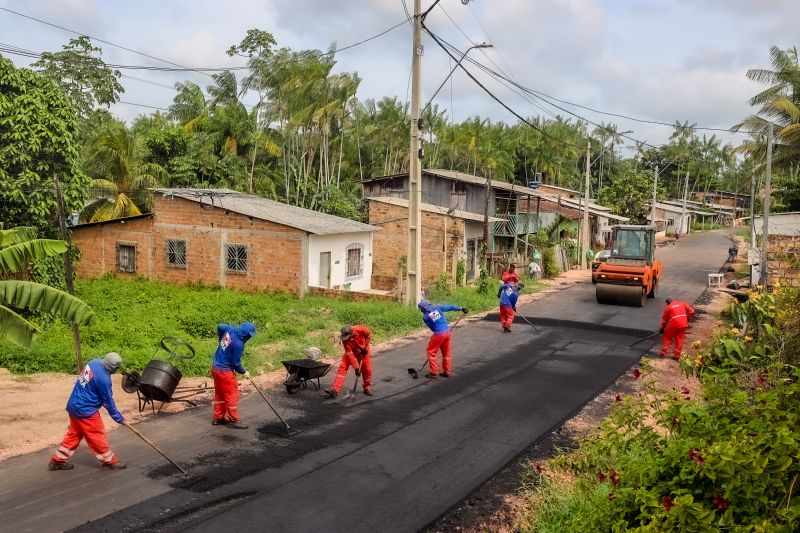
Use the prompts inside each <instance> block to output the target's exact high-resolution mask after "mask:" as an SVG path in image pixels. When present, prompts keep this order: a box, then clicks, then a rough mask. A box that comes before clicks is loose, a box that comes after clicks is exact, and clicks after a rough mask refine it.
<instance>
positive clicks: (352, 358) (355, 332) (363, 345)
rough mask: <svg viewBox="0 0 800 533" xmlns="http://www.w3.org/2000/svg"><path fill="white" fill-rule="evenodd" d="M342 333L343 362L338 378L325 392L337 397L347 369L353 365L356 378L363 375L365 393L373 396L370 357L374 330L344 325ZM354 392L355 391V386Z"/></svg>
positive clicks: (337, 373)
mask: <svg viewBox="0 0 800 533" xmlns="http://www.w3.org/2000/svg"><path fill="white" fill-rule="evenodd" d="M340 333H341V340H342V346H344V354H343V355H342V362H341V363H339V370H338V371H337V372H336V379H334V380H333V385H331V387H330V388H329V389H325V393H326V394H327V395H328V396H330V397H331V398H336V396H338V395H339V391H340V390H341V389H342V385H343V384H344V380H345V378H346V377H347V371H348V370H349V369H350V367H351V366H352V367H353V369H354V371H355V373H356V380H358V376H362V377H363V380H362V383H363V387H364V394H366V395H367V396H372V360H371V358H370V355H371V354H372V347H371V346H370V342H371V341H372V332H371V331H370V330H369V328H368V327H367V326H344V327H343V328H342V329H341V331H340ZM353 392H355V388H354V389H353Z"/></svg>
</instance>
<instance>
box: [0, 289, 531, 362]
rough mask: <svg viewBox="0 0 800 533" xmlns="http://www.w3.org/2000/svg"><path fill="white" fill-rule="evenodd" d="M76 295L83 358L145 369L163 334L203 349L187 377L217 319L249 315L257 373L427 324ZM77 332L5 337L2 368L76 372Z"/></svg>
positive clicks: (256, 300) (359, 309) (388, 315)
mask: <svg viewBox="0 0 800 533" xmlns="http://www.w3.org/2000/svg"><path fill="white" fill-rule="evenodd" d="M529 287H530V286H529ZM531 290H535V288H534V287H530V289H527V288H526V291H527V292H530V291H531ZM77 292H78V296H80V298H81V299H82V300H83V301H85V302H86V303H88V304H89V305H90V306H92V308H93V309H94V311H95V321H94V322H93V323H92V325H90V326H88V327H84V328H81V337H82V341H83V352H84V358H92V357H99V356H102V355H103V354H105V353H106V352H109V351H116V352H119V353H120V354H121V355H122V357H123V360H124V362H123V368H126V369H129V368H135V369H139V370H141V369H142V368H144V366H145V365H146V364H147V362H148V361H149V360H150V359H151V357H153V356H154V355H155V356H156V357H157V358H161V359H163V358H164V357H165V355H166V354H165V353H164V352H163V351H160V350H158V351H157V347H158V342H159V340H160V339H161V337H162V336H165V335H174V336H177V337H179V338H181V339H183V340H185V341H187V342H189V343H190V344H191V345H192V346H194V348H195V350H196V351H197V356H196V357H195V358H194V359H193V360H188V361H177V362H176V363H175V364H176V366H177V367H178V368H180V369H181V371H183V372H184V374H186V375H206V374H207V373H208V370H209V367H210V365H211V358H212V356H213V353H214V349H215V347H216V342H217V340H216V325H217V323H219V322H225V323H234V324H238V323H240V322H243V321H246V320H250V321H253V322H254V323H255V324H256V327H257V328H258V334H257V336H256V337H255V339H253V340H251V341H250V342H248V343H247V348H246V352H245V359H244V364H245V367H247V368H249V369H250V370H251V371H256V370H264V371H268V370H271V369H275V368H278V367H281V364H280V361H281V360H285V359H297V358H301V357H303V354H302V353H301V351H302V349H303V348H306V347H308V346H319V347H320V348H321V349H322V351H323V353H324V354H325V355H326V356H328V357H339V355H340V352H339V350H340V348H341V347H337V346H335V345H334V344H333V342H334V337H333V335H332V334H333V333H334V332H338V331H339V328H341V327H342V325H343V324H354V323H361V324H366V325H367V326H368V327H370V328H371V329H372V331H373V333H374V337H375V340H377V341H382V340H385V339H388V338H391V337H397V336H401V335H404V334H407V333H409V332H411V331H414V330H417V329H419V328H421V327H424V326H423V324H422V320H421V318H420V314H419V311H417V310H416V308H415V307H413V306H405V305H400V304H398V303H395V302H389V301H363V302H355V301H348V300H346V299H332V298H321V297H307V298H302V299H298V298H296V297H294V296H292V295H288V294H283V293H257V294H249V293H243V292H239V291H234V290H226V289H221V288H218V287H210V286H203V285H196V286H191V287H184V286H175V285H169V284H166V283H161V282H156V281H148V280H144V279H135V280H121V279H115V278H114V277H112V276H105V277H102V278H98V279H94V280H88V281H81V282H79V283H78V284H77ZM435 296H436V298H434V301H435V302H437V303H438V302H446V303H454V304H456V305H461V306H464V307H467V308H469V309H470V312H473V311H481V310H485V309H489V308H492V307H494V306H495V305H497V298H496V297H495V295H494V294H488V295H484V294H480V293H478V292H477V291H476V290H475V289H474V288H470V287H459V288H456V289H452V290H448V291H446V292H445V293H442V294H437V295H435ZM432 298H433V296H432ZM439 298H441V300H440V299H439ZM457 314H458V313H454V314H453V315H454V316H453V318H454V317H455V316H456V315H457ZM71 335H72V334H71V328H70V326H69V325H68V324H64V323H61V322H56V323H55V324H54V325H52V326H51V327H50V328H48V329H46V330H45V331H44V332H43V333H42V334H41V335H40V336H39V337H38V338H37V342H36V344H34V346H33V348H32V349H31V350H30V351H28V350H23V349H20V348H18V347H16V346H14V345H12V344H10V343H8V342H5V341H0V367H5V368H8V369H9V370H11V371H12V372H16V373H32V372H71V371H73V370H74V366H75V356H74V349H73V347H72V336H71Z"/></svg>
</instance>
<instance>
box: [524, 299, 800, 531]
mask: <svg viewBox="0 0 800 533" xmlns="http://www.w3.org/2000/svg"><path fill="white" fill-rule="evenodd" d="M799 309H800V293H799V292H797V291H786V292H782V293H779V294H777V295H768V294H767V295H761V294H760V293H757V292H753V293H751V300H750V301H749V302H747V303H745V304H743V305H739V304H734V305H733V306H732V307H731V308H730V309H729V310H728V312H727V315H726V316H727V317H729V319H730V321H729V322H728V323H727V324H726V323H724V322H723V323H722V324H721V326H726V327H725V328H724V329H722V330H721V332H720V333H718V334H717V336H716V337H715V338H714V339H713V340H712V342H711V344H710V346H709V347H708V348H707V349H705V350H704V351H702V352H701V353H699V354H698V355H697V356H696V357H695V358H694V359H690V358H685V361H682V366H683V368H684V369H688V370H694V371H695V372H696V373H697V374H698V375H699V376H700V377H701V379H702V380H703V385H702V391H701V394H700V395H699V396H700V397H697V398H696V397H693V395H691V393H690V392H689V391H688V389H687V390H683V391H674V390H672V391H667V390H657V389H656V388H655V386H654V384H653V382H652V381H648V378H647V374H648V369H647V368H646V366H645V367H644V368H643V371H644V375H645V377H644V379H645V380H646V382H645V386H644V394H643V395H640V396H637V397H628V398H622V399H621V401H620V403H619V404H618V406H617V408H615V409H614V410H613V412H612V414H611V415H610V417H609V418H608V419H607V420H606V421H605V423H604V424H603V425H602V426H601V428H600V430H599V431H598V432H597V433H596V434H594V435H593V436H592V437H590V438H588V439H586V440H584V441H583V442H582V443H581V445H580V448H579V449H578V450H577V451H576V452H574V453H572V454H569V455H566V456H560V457H558V458H556V459H554V460H553V461H551V462H550V463H548V465H546V466H545V468H544V469H541V465H539V467H540V471H541V476H539V475H538V474H536V473H534V471H533V470H532V471H531V472H529V473H528V475H529V476H532V477H533V478H534V479H537V480H538V481H539V482H540V483H539V486H538V487H537V488H536V489H535V494H536V499H537V500H538V501H540V502H541V504H540V505H538V506H537V509H536V513H535V516H533V517H524V518H523V521H524V522H526V523H525V524H524V525H522V526H521V527H522V528H523V529H529V530H531V531H548V532H549V531H629V530H632V531H653V532H655V531H720V530H732V531H786V532H788V531H797V530H798V527H800V490H798V489H800V487H798V484H797V482H798V477H800V409H798V407H800V405H798V404H800V368H799V367H798V356H797V354H798V352H799V351H800V334H798V333H797V332H798V326H800V312H798V310H799ZM732 326H736V327H732ZM745 326H746V327H745ZM634 377H636V375H634ZM559 470H560V471H561V472H562V473H565V474H567V476H564V475H562V476H558V475H554V474H555V473H556V472H557V471H559ZM551 474H553V475H551ZM565 478H570V479H574V482H568V483H565V482H564V481H563V479H565Z"/></svg>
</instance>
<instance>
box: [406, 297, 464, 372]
mask: <svg viewBox="0 0 800 533" xmlns="http://www.w3.org/2000/svg"><path fill="white" fill-rule="evenodd" d="M417 308H418V309H419V310H420V312H421V313H422V321H423V322H425V325H426V326H428V327H429V328H430V330H431V331H433V336H432V337H431V340H429V341H428V349H427V354H428V372H427V373H426V374H425V377H426V378H431V379H435V378H437V377H443V378H449V377H450V374H452V372H453V367H452V364H451V362H450V359H451V355H452V354H451V352H450V325H449V324H448V323H447V317H446V316H445V313H446V312H447V311H461V312H462V313H464V314H466V313H467V312H468V311H467V308H466V307H460V306H458V305H432V304H431V303H430V302H428V301H426V300H422V301H421V302H420V303H418V304H417ZM439 350H441V351H442V372H441V374H440V373H439V365H438V363H437V361H436V357H437V356H438V355H439Z"/></svg>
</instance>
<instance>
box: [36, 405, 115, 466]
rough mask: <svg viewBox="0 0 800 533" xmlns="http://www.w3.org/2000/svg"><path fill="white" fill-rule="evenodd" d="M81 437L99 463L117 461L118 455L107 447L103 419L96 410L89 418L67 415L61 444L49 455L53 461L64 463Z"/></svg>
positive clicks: (110, 463) (111, 463)
mask: <svg viewBox="0 0 800 533" xmlns="http://www.w3.org/2000/svg"><path fill="white" fill-rule="evenodd" d="M82 439H86V444H88V445H89V449H90V450H92V453H94V456H95V457H97V460H98V461H100V462H101V463H105V464H109V465H114V464H117V463H118V462H119V457H117V456H116V455H114V452H112V451H111V449H110V448H109V447H108V440H107V439H106V428H105V426H103V419H102V418H100V413H99V412H97V413H95V414H93V415H92V416H90V417H89V418H75V417H74V416H72V415H69V429H68V430H67V434H66V435H64V438H63V439H62V440H61V445H60V446H59V447H58V449H57V450H56V451H55V452H53V455H52V456H51V457H50V458H51V459H52V460H53V462H55V463H66V462H67V461H68V460H69V458H70V457H72V454H74V453H75V450H76V449H77V448H78V445H79V444H80V443H81V440H82Z"/></svg>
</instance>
